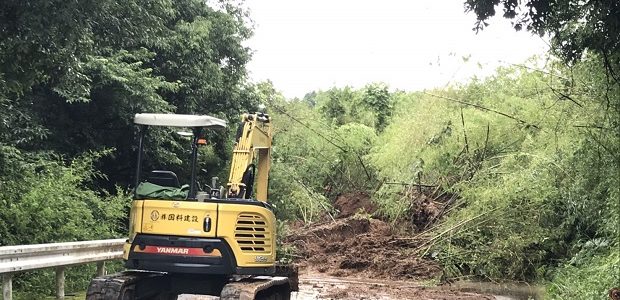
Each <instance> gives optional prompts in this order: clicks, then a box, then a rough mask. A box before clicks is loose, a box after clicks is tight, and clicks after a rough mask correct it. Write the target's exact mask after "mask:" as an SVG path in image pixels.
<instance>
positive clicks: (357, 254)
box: [285, 193, 441, 279]
mask: <svg viewBox="0 0 620 300" xmlns="http://www.w3.org/2000/svg"><path fill="white" fill-rule="evenodd" d="M334 206H335V207H336V209H338V210H339V211H340V212H339V214H338V215H337V219H335V220H331V219H330V220H329V221H324V222H321V223H316V224H311V225H307V226H303V227H297V228H294V229H292V231H293V233H292V234H290V235H289V236H288V237H287V238H286V239H285V243H286V244H289V245H293V246H294V247H295V249H296V250H297V256H298V259H297V261H296V262H297V263H298V264H299V265H300V267H302V268H306V269H307V270H306V271H307V272H320V273H326V274H328V275H332V276H341V277H342V276H353V275H354V276H364V275H367V276H370V278H391V279H429V278H434V277H436V276H438V274H439V273H440V272H441V269H440V267H439V266H438V264H437V263H435V262H434V261H431V260H427V259H423V258H420V257H419V253H417V252H416V245H419V244H421V243H422V242H423V241H422V240H416V239H412V238H411V237H404V236H399V235H398V234H395V233H394V232H393V231H392V230H391V228H390V226H389V224H387V223H386V222H384V221H381V220H379V219H375V218H372V217H370V214H372V213H374V212H375V211H376V206H374V204H372V203H371V202H370V200H369V197H368V196H367V195H365V194H362V193H356V194H347V195H341V196H339V197H338V198H337V199H336V201H335V203H334ZM360 212H361V214H360Z"/></svg>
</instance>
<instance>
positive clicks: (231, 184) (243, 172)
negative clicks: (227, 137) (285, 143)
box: [228, 113, 272, 202]
mask: <svg viewBox="0 0 620 300" xmlns="http://www.w3.org/2000/svg"><path fill="white" fill-rule="evenodd" d="M270 121H271V119H270V118H269V116H268V115H266V114H263V113H255V114H243V115H242V117H241V123H240V124H239V126H240V128H239V130H238V131H237V137H236V139H235V145H234V149H233V157H232V163H231V167H230V176H229V177H228V197H229V198H250V196H251V195H252V189H253V186H254V182H255V181H256V183H255V184H256V200H259V201H263V202H267V189H268V186H267V185H268V181H269V168H270V167H271V158H270V155H271V140H272V135H271V123H270ZM255 160H256V164H255V163H254V161H255ZM254 172H256V174H254ZM254 175H256V180H254Z"/></svg>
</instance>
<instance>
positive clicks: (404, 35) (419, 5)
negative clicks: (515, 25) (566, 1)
mask: <svg viewBox="0 0 620 300" xmlns="http://www.w3.org/2000/svg"><path fill="white" fill-rule="evenodd" d="M463 2H464V1H463V0H418V1H411V0H381V1H370V0H303V1H301V0H300V1H295V0H251V1H246V6H248V8H249V9H250V11H251V18H252V20H254V22H255V27H256V28H255V35H254V37H253V38H252V39H251V40H249V41H248V42H247V43H246V44H247V45H248V46H249V47H250V48H252V49H253V50H254V54H253V59H252V61H251V62H250V64H249V65H248V69H249V72H250V78H251V79H252V80H253V81H261V80H266V79H270V80H271V81H272V82H273V83H274V85H275V87H276V89H278V90H280V91H282V92H283V93H284V95H285V96H287V97H303V95H304V94H305V93H307V92H309V91H312V90H318V89H323V90H326V89H329V88H331V87H333V86H338V87H343V86H345V85H350V86H354V87H362V86H364V85H365V84H367V83H369V82H377V81H380V82H385V83H387V84H388V85H389V86H390V87H391V88H393V89H401V90H408V91H411V90H420V89H424V88H432V87H441V86H445V85H446V84H448V83H450V82H455V81H464V80H466V79H467V78H470V77H471V76H473V75H474V74H476V75H478V76H481V75H482V76H484V75H488V74H490V73H491V72H492V71H493V69H495V68H496V67H497V66H499V65H506V64H508V63H522V62H523V61H525V60H526V59H527V58H528V57H530V56H532V55H534V54H542V53H544V52H545V50H546V49H547V46H546V43H545V42H544V41H543V40H542V39H540V38H539V37H537V36H532V35H531V34H530V33H528V32H525V31H522V32H515V31H514V30H513V29H512V27H511V26H510V22H509V21H508V20H505V19H502V18H500V17H496V18H494V19H493V20H491V26H490V27H488V28H486V29H485V30H484V31H483V32H480V33H478V34H476V33H475V32H474V31H472V27H473V26H474V21H475V16H474V15H473V14H467V15H466V14H465V13H464V9H463ZM463 57H470V59H469V60H468V61H467V62H465V61H464V60H463ZM478 63H480V64H481V68H480V66H478Z"/></svg>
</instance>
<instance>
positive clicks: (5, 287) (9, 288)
mask: <svg viewBox="0 0 620 300" xmlns="http://www.w3.org/2000/svg"><path fill="white" fill-rule="evenodd" d="M2 298H3V299H4V300H12V299H13V274H10V273H7V274H2Z"/></svg>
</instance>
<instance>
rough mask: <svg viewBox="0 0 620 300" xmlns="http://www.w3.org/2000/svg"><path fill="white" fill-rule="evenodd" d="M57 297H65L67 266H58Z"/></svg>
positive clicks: (59, 299) (60, 298)
mask: <svg viewBox="0 0 620 300" xmlns="http://www.w3.org/2000/svg"><path fill="white" fill-rule="evenodd" d="M56 299H58V300H62V299H65V268H64V267H58V268H56Z"/></svg>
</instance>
